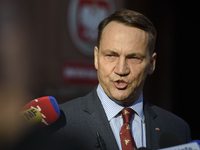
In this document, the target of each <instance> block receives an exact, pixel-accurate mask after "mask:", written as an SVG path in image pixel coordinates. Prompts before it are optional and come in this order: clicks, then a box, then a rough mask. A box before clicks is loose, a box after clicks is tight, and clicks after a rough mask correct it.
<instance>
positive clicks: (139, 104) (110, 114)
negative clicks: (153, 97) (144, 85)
mask: <svg viewBox="0 0 200 150" xmlns="http://www.w3.org/2000/svg"><path fill="white" fill-rule="evenodd" d="M97 95H98V97H99V99H100V101H101V103H102V105H103V108H104V110H105V112H106V115H107V118H108V120H109V121H110V120H111V119H112V118H114V117H115V116H116V115H117V114H119V112H120V111H121V110H122V109H124V106H121V105H119V104H117V103H116V102H114V101H113V100H111V99H110V98H109V97H108V96H107V95H106V93H105V92H104V90H103V89H102V87H101V85H100V84H99V85H98V87H97ZM129 108H132V109H133V110H134V111H135V112H136V114H137V115H138V116H139V117H140V118H141V120H142V121H143V122H144V112H143V92H142V93H141V95H140V97H139V98H138V99H137V101H135V103H133V104H132V105H131V106H129Z"/></svg>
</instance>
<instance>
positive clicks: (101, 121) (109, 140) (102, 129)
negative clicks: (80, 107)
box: [84, 88, 119, 150]
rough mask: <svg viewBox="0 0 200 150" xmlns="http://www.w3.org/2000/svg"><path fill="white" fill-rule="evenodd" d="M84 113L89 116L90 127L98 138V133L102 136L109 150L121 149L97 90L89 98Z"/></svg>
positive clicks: (87, 120) (87, 119)
mask: <svg viewBox="0 0 200 150" xmlns="http://www.w3.org/2000/svg"><path fill="white" fill-rule="evenodd" d="M84 112H85V113H87V114H88V115H86V116H87V118H86V119H85V120H86V123H87V124H88V127H89V128H90V129H91V131H92V132H93V134H94V136H95V137H96V138H97V132H98V133H99V134H100V136H101V137H102V139H103V141H104V143H105V145H106V148H107V150H109V149H115V150H117V149H119V148H118V145H117V142H116V140H115V137H114V134H113V132H112V129H111V127H110V124H109V122H108V119H107V116H106V114H105V111H104V109H103V106H102V104H101V102H100V100H99V98H98V96H97V93H96V88H95V89H94V90H93V91H92V92H91V93H90V94H89V95H88V96H87V100H86V107H85V108H84Z"/></svg>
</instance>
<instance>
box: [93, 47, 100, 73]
mask: <svg viewBox="0 0 200 150" xmlns="http://www.w3.org/2000/svg"><path fill="white" fill-rule="evenodd" d="M98 55H99V49H98V47H97V46H95V47H94V66H95V68H96V69H97V70H98Z"/></svg>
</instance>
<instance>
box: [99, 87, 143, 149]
mask: <svg viewBox="0 0 200 150" xmlns="http://www.w3.org/2000/svg"><path fill="white" fill-rule="evenodd" d="M97 95H98V97H99V99H100V100H101V103H102V105H103V108H104V110H105V113H106V115H107V118H108V121H109V123H110V126H111V128H112V131H113V133H114V136H115V139H116V141H117V144H118V147H119V148H120V150H122V147H121V140H120V130H121V127H122V125H123V119H122V117H121V115H120V112H121V110H122V109H124V108H125V107H124V106H121V105H119V104H117V103H116V102H114V101H113V100H111V99H110V98H109V97H108V96H107V95H106V93H105V92H104V91H103V89H102V87H101V85H100V84H99V85H98V87H97ZM129 108H132V109H133V110H134V111H135V112H136V113H135V115H133V116H132V119H131V124H130V126H131V132H132V135H133V138H134V140H135V143H136V146H137V148H139V147H146V132H145V118H144V111H143V92H142V93H141V95H140V97H139V98H138V99H137V101H136V102H135V103H134V104H132V105H131V106H129Z"/></svg>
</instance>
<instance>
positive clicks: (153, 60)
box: [148, 52, 157, 75]
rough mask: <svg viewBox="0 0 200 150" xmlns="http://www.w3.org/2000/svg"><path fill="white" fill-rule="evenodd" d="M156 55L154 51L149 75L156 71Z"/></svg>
mask: <svg viewBox="0 0 200 150" xmlns="http://www.w3.org/2000/svg"><path fill="white" fill-rule="evenodd" d="M156 57H157V54H156V53H155V52H154V53H153V54H152V55H151V58H150V65H149V70H148V75H151V74H152V73H153V72H154V70H155V68H156Z"/></svg>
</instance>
